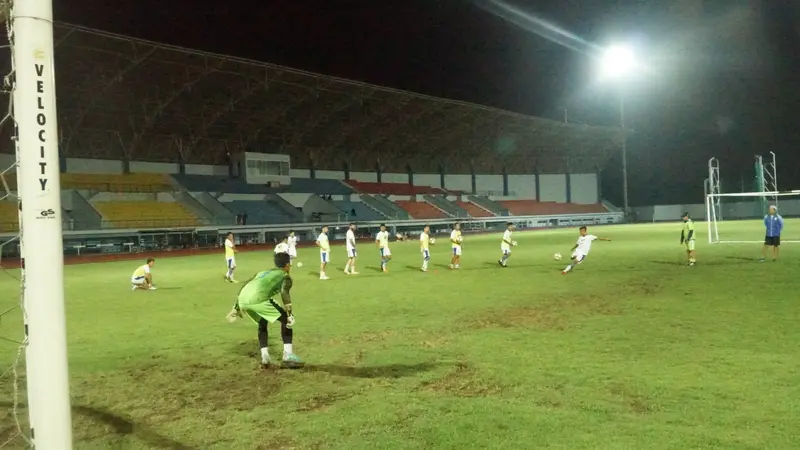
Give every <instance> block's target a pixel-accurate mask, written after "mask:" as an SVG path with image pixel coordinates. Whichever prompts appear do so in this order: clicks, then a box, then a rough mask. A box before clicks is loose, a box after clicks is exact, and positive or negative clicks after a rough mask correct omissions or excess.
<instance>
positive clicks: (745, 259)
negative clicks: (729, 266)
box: [725, 256, 758, 263]
mask: <svg viewBox="0 0 800 450" xmlns="http://www.w3.org/2000/svg"><path fill="white" fill-rule="evenodd" d="M725 259H730V260H732V261H741V262H743V263H751V262H758V260H757V259H753V258H749V257H747V256H726V257H725Z"/></svg>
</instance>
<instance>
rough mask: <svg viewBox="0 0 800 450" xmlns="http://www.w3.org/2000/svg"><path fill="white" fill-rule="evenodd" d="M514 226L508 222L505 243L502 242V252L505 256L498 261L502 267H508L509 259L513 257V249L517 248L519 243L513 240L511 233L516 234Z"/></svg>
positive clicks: (504, 237) (504, 236)
mask: <svg viewBox="0 0 800 450" xmlns="http://www.w3.org/2000/svg"><path fill="white" fill-rule="evenodd" d="M514 228H515V226H514V224H513V223H511V222H508V223H507V224H506V231H505V232H504V233H503V241H502V242H500V251H501V252H503V256H502V257H501V258H500V260H499V261H497V262H498V263H499V264H500V265H501V266H503V267H508V258H510V257H511V247H516V245H517V241H514V240H512V239H511V233H513V232H514Z"/></svg>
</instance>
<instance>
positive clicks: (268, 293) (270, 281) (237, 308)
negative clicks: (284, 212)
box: [227, 253, 303, 368]
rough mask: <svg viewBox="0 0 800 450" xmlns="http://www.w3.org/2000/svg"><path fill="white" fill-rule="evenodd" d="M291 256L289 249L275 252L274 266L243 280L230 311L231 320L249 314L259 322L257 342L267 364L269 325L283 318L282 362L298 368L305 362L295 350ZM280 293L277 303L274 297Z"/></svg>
mask: <svg viewBox="0 0 800 450" xmlns="http://www.w3.org/2000/svg"><path fill="white" fill-rule="evenodd" d="M289 270H291V263H290V257H289V255H288V254H287V253H276V254H275V268H274V269H270V270H265V271H263V272H259V273H257V274H256V275H255V276H254V277H252V278H250V279H249V280H248V281H246V282H245V283H244V286H243V287H242V289H241V290H239V297H238V298H237V300H236V303H235V304H234V305H233V310H231V312H230V313H228V317H227V319H228V321H229V322H234V321H236V319H238V318H239V317H243V316H247V317H249V318H250V320H252V321H253V322H255V323H256V324H257V325H258V345H259V347H261V364H262V365H263V366H264V367H265V368H266V367H268V366H269V364H270V357H269V349H268V348H267V325H268V324H270V323H275V322H280V324H281V338H282V339H283V366H284V367H287V368H299V367H302V366H303V362H302V361H301V360H300V358H299V357H298V356H297V355H295V354H294V351H292V327H293V326H294V315H292V297H291V296H290V294H289V291H290V290H291V289H292V277H291V276H290V275H289ZM278 294H280V296H281V303H283V305H282V306H281V305H278V303H276V302H275V300H274V297H276V296H277V295H278Z"/></svg>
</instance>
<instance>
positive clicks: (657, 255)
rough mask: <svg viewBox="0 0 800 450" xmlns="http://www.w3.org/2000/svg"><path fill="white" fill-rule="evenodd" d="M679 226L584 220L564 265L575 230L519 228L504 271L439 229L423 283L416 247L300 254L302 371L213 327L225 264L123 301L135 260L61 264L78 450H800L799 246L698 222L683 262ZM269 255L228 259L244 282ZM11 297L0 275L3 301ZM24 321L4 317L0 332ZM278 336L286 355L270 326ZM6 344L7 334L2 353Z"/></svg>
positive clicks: (482, 245)
mask: <svg viewBox="0 0 800 450" xmlns="http://www.w3.org/2000/svg"><path fill="white" fill-rule="evenodd" d="M727 226H728V227H729V229H732V228H735V231H736V232H737V233H741V235H743V236H745V235H747V236H750V237H751V239H758V238H759V237H760V235H761V234H762V229H761V225H760V224H758V223H738V224H727ZM789 227H796V224H793V223H791V221H787V229H788V228H789ZM679 230H680V224H679V223H674V224H669V225H640V226H619V227H605V228H596V229H595V230H594V231H595V232H596V234H598V235H600V236H605V237H609V238H612V239H613V242H597V243H595V245H594V246H593V248H592V253H591V255H590V257H589V258H588V259H587V261H586V262H585V263H584V264H582V265H581V266H580V267H579V269H578V270H576V271H575V272H574V273H572V274H570V275H568V276H562V275H561V274H560V269H561V268H562V267H563V265H564V264H563V262H560V263H559V262H555V261H553V260H552V254H553V253H554V252H556V251H560V252H561V253H563V254H565V256H566V255H567V254H568V249H569V248H570V247H571V245H572V244H573V243H574V240H575V238H576V236H577V232H576V230H558V231H541V232H530V233H518V235H517V236H516V239H517V240H518V241H519V247H517V248H516V249H515V252H514V255H513V258H512V260H511V261H510V267H508V268H506V269H502V268H500V267H498V266H497V264H496V260H497V258H498V256H499V240H500V237H499V235H492V236H480V237H478V236H467V237H466V242H465V246H464V256H463V269H462V270H461V271H460V272H452V271H449V270H447V268H446V264H447V260H448V253H449V248H448V247H447V246H446V245H442V244H443V243H444V241H445V240H444V239H442V243H440V244H439V245H437V246H435V247H434V249H433V266H432V271H431V272H429V273H421V272H419V271H418V266H419V253H418V249H417V243H416V242H412V243H396V244H394V245H393V248H392V250H393V253H394V257H395V259H394V261H393V262H392V265H391V272H390V273H388V274H382V273H379V272H378V271H377V270H376V263H377V257H376V255H377V252H376V251H375V250H374V248H373V247H371V246H369V245H362V246H361V247H360V253H361V259H360V265H361V267H360V271H361V275H359V276H357V277H348V276H345V275H344V274H342V273H341V267H342V266H343V263H344V249H342V248H334V251H333V258H334V259H333V260H334V262H335V264H334V265H333V266H334V267H335V268H336V269H335V270H329V275H330V276H331V277H332V279H331V280H329V281H327V282H322V281H319V280H318V279H317V278H316V276H315V272H316V271H317V269H316V261H317V255H316V252H315V251H313V250H311V249H308V250H302V251H301V255H300V259H301V261H303V262H304V263H305V266H304V267H303V268H302V269H299V270H296V271H295V272H294V277H295V280H296V281H295V288H294V290H293V293H294V298H295V301H294V303H295V314H296V317H297V320H298V322H297V326H296V333H295V341H296V342H295V350H296V352H297V353H298V354H299V355H301V356H302V357H303V358H304V359H305V360H306V361H307V362H308V363H309V366H308V367H307V368H306V369H304V370H298V371H287V370H275V371H269V372H263V371H261V370H259V368H258V359H257V358H256V357H255V353H256V352H257V343H256V339H255V337H256V336H255V327H254V326H253V325H252V324H250V323H248V322H245V321H239V322H237V323H235V324H233V325H230V324H227V323H226V322H225V321H224V316H225V314H226V313H227V312H228V310H229V307H230V306H231V303H232V300H233V298H234V296H235V293H236V291H237V289H238V286H234V285H229V284H226V283H224V282H223V281H222V272H221V270H222V267H223V264H224V260H223V257H222V255H215V256H209V257H192V258H163V259H160V260H158V261H157V263H156V267H155V269H154V276H155V281H156V284H157V285H159V286H160V287H161V288H162V289H161V290H159V291H155V292H130V291H129V286H128V284H127V280H128V278H129V276H130V274H131V272H132V271H133V269H134V267H135V265H136V262H125V263H107V264H102V265H100V264H94V265H81V266H69V267H67V269H66V276H67V286H66V294H67V313H68V317H67V320H68V330H69V351H70V371H71V389H72V394H73V399H72V401H73V405H74V413H73V421H74V430H75V441H76V448H78V449H113V448H124V449H140V448H141V449H143V448H198V449H290V448H297V449H306V448H317V449H348V450H355V449H369V450H375V449H466V448H480V449H485V448H486V449H493V448H497V449H500V448H515V449H516V448H520V449H529V448H555V449H598V448H604V449H642V448H648V449H690V448H725V449H746V448H753V449H755V448H759V449H764V448H770V449H781V448H786V449H789V448H797V446H798V443H799V442H800V427H798V423H800V391H799V390H798V386H800V350H798V342H800V327H798V323H800V308H799V307H798V299H799V298H800V295H799V294H798V288H799V287H800V281H798V278H797V274H798V273H800V248H799V247H795V246H793V245H792V244H787V245H785V246H784V247H783V254H782V259H781V261H779V262H777V263H772V262H766V263H758V262H757V257H758V256H759V254H760V245H759V244H731V245H714V246H712V245H708V244H705V243H704V241H705V232H704V231H702V230H701V232H700V236H699V238H700V240H699V242H698V265H697V266H696V267H692V268H690V267H686V266H685V265H683V261H684V260H683V258H684V256H683V254H682V248H681V247H680V246H679V244H678V237H679V234H680V231H679ZM794 245H797V244H794ZM270 261H271V255H270V254H269V253H267V252H259V253H255V252H254V253H242V254H240V256H239V257H238V263H239V278H241V279H244V278H246V276H247V275H249V274H251V273H253V272H255V271H257V270H259V269H264V268H266V267H268V266H269V265H270V264H269V263H270ZM17 292H18V286H17V284H16V282H15V281H14V280H12V279H11V278H6V279H3V280H0V298H2V306H3V308H2V309H3V310H5V309H7V308H6V307H7V306H9V307H10V306H13V304H14V302H15V301H16V300H15V296H16V295H17ZM18 323H19V318H18V316H17V317H14V316H13V315H12V317H4V318H3V321H2V328H0V333H2V336H4V337H10V338H16V337H18V333H19V332H20V327H18V326H17V324H18ZM270 343H271V347H272V348H271V351H272V353H273V355H279V354H280V351H281V347H280V338H279V332H278V329H277V328H273V329H272V330H271V336H270ZM14 353H15V346H13V345H12V344H9V343H0V356H2V361H3V362H4V363H10V362H11V361H12V360H13V356H14ZM2 386H3V389H2V390H0V402H1V403H0V404H2V405H3V407H2V409H0V438H3V437H8V436H10V435H11V433H12V426H13V422H12V420H11V417H10V407H9V404H10V401H11V388H10V387H11V379H10V378H9V376H7V375H6V376H5V377H4V379H3V380H2ZM23 386H24V385H23ZM22 400H23V401H24V400H25V399H24V397H23V399H22ZM22 419H23V420H27V411H25V410H23V411H22ZM3 440H4V439H3ZM15 445H16V446H17V447H15ZM21 446H22V442H21V441H19V440H16V441H14V442H13V443H12V444H11V446H10V447H11V448H19V447H21Z"/></svg>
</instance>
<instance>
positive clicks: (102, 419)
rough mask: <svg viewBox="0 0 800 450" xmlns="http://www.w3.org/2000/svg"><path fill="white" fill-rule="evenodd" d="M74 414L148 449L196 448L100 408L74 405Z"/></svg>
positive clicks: (5, 404)
mask: <svg viewBox="0 0 800 450" xmlns="http://www.w3.org/2000/svg"><path fill="white" fill-rule="evenodd" d="M13 406H14V405H13V404H12V403H11V402H5V401H3V402H0V408H3V409H11V408H13ZM17 407H25V405H17ZM72 413H73V415H75V416H81V417H83V418H86V419H89V420H90V421H93V422H96V423H97V425H98V428H100V427H102V428H104V429H105V431H106V432H108V431H110V432H111V433H113V434H116V435H118V436H133V437H135V438H136V439H138V440H140V441H143V442H144V443H145V444H147V447H148V448H164V449H171V450H192V449H193V448H194V447H190V446H188V445H185V444H182V443H180V442H178V441H175V440H173V439H170V438H168V437H166V436H163V435H160V434H158V433H156V432H155V431H153V430H151V429H150V428H149V427H147V426H146V425H143V424H139V423H135V422H133V421H131V420H130V419H126V418H124V417H122V416H118V415H116V414H113V413H111V412H109V411H105V410H102V409H99V408H93V407H90V406H82V405H72Z"/></svg>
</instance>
